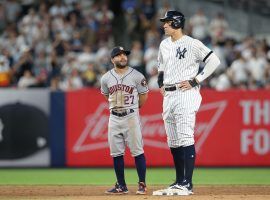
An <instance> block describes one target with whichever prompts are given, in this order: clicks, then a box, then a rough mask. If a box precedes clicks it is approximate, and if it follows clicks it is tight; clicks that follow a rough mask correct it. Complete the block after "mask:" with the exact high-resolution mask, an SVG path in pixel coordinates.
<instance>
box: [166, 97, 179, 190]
mask: <svg viewBox="0 0 270 200" xmlns="http://www.w3.org/2000/svg"><path fill="white" fill-rule="evenodd" d="M162 115H163V120H164V126H165V131H166V134H167V136H168V137H167V138H168V141H167V142H168V146H169V147H170V150H171V154H172V157H173V161H174V167H175V177H176V179H175V182H174V183H173V184H171V186H173V185H175V184H177V183H181V182H182V181H183V179H184V151H183V148H182V147H181V143H180V138H179V136H178V134H177V126H176V120H175V117H174V115H173V113H172V112H171V109H170V106H169V102H168V99H166V98H165V100H164V102H163V114H162Z"/></svg>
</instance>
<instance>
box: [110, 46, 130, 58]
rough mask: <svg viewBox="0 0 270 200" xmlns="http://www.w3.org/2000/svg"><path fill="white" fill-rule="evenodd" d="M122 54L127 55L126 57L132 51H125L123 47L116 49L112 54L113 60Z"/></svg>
mask: <svg viewBox="0 0 270 200" xmlns="http://www.w3.org/2000/svg"><path fill="white" fill-rule="evenodd" d="M121 53H125V54H126V55H129V54H130V51H128V50H125V49H124V48H123V47H120V46H118V47H114V48H113V50H112V52H111V58H114V57H115V56H117V55H119V54H121Z"/></svg>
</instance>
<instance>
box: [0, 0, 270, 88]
mask: <svg viewBox="0 0 270 200" xmlns="http://www.w3.org/2000/svg"><path fill="white" fill-rule="evenodd" d="M161 2H162V5H160V6H157V4H156V2H155V0H141V1H138V0H122V1H121V0H118V1H113V0H111V1H110V0H88V1H87V0H55V1H53V0H36V1H35V0H20V1H17V0H0V87H16V88H17V87H18V88H28V87H47V88H51V89H52V90H62V91H65V90H71V89H80V88H83V87H96V88H99V87H100V85H99V84H100V81H99V80H100V77H101V76H102V74H104V73H105V72H106V71H108V70H109V69H111V67H112V64H111V62H110V56H109V55H110V50H111V48H112V47H113V46H118V45H122V46H125V47H126V48H129V49H130V50H131V55H130V56H129V65H130V66H132V67H134V68H136V69H137V70H139V71H140V72H142V73H143V74H144V75H145V76H146V77H147V79H148V84H149V87H150V89H158V85H157V68H156V65H157V54H158V47H159V43H160V41H161V40H162V39H163V38H164V35H163V30H162V24H161V23H160V22H159V18H160V17H162V16H164V14H165V12H166V11H167V10H169V9H173V8H172V7H171V5H170V4H169V3H168V2H167V1H161ZM185 32H186V34H188V35H190V36H192V37H194V38H197V39H199V40H201V41H202V42H204V43H205V44H206V45H207V46H209V48H211V49H212V50H213V51H214V52H215V53H216V54H217V55H218V57H219V58H220V60H221V65H220V67H219V68H218V70H216V72H215V73H214V75H213V76H211V78H209V79H207V81H205V82H204V83H203V85H202V87H205V88H214V89H216V90H226V89H230V88H241V89H258V88H270V47H269V44H268V43H267V40H265V39H263V40H257V39H255V37H252V36H249V37H246V38H244V39H242V40H241V41H238V40H236V39H234V38H233V37H231V36H230V35H229V34H228V33H229V32H230V27H229V22H228V21H227V20H226V18H225V17H224V15H223V14H222V13H217V15H216V16H215V17H213V18H212V19H209V18H207V17H206V15H205V14H204V11H203V10H201V9H199V10H198V11H196V12H195V13H194V15H193V16H191V17H189V18H187V19H186V26H185ZM202 67H203V65H202V66H201V68H202Z"/></svg>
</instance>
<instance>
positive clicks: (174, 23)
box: [171, 17, 185, 29]
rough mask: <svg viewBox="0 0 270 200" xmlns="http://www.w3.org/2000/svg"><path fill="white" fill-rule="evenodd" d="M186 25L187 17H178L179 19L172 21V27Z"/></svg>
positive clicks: (177, 27)
mask: <svg viewBox="0 0 270 200" xmlns="http://www.w3.org/2000/svg"><path fill="white" fill-rule="evenodd" d="M184 25H185V18H182V17H178V18H177V19H174V20H173V21H172V24H171V26H172V28H174V29H179V28H182V29H183V28H184Z"/></svg>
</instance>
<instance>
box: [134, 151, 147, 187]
mask: <svg viewBox="0 0 270 200" xmlns="http://www.w3.org/2000/svg"><path fill="white" fill-rule="evenodd" d="M135 164H136V168H137V173H138V176H139V182H144V183H145V175H146V161H145V157H144V154H141V155H138V156H136V157H135Z"/></svg>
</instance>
